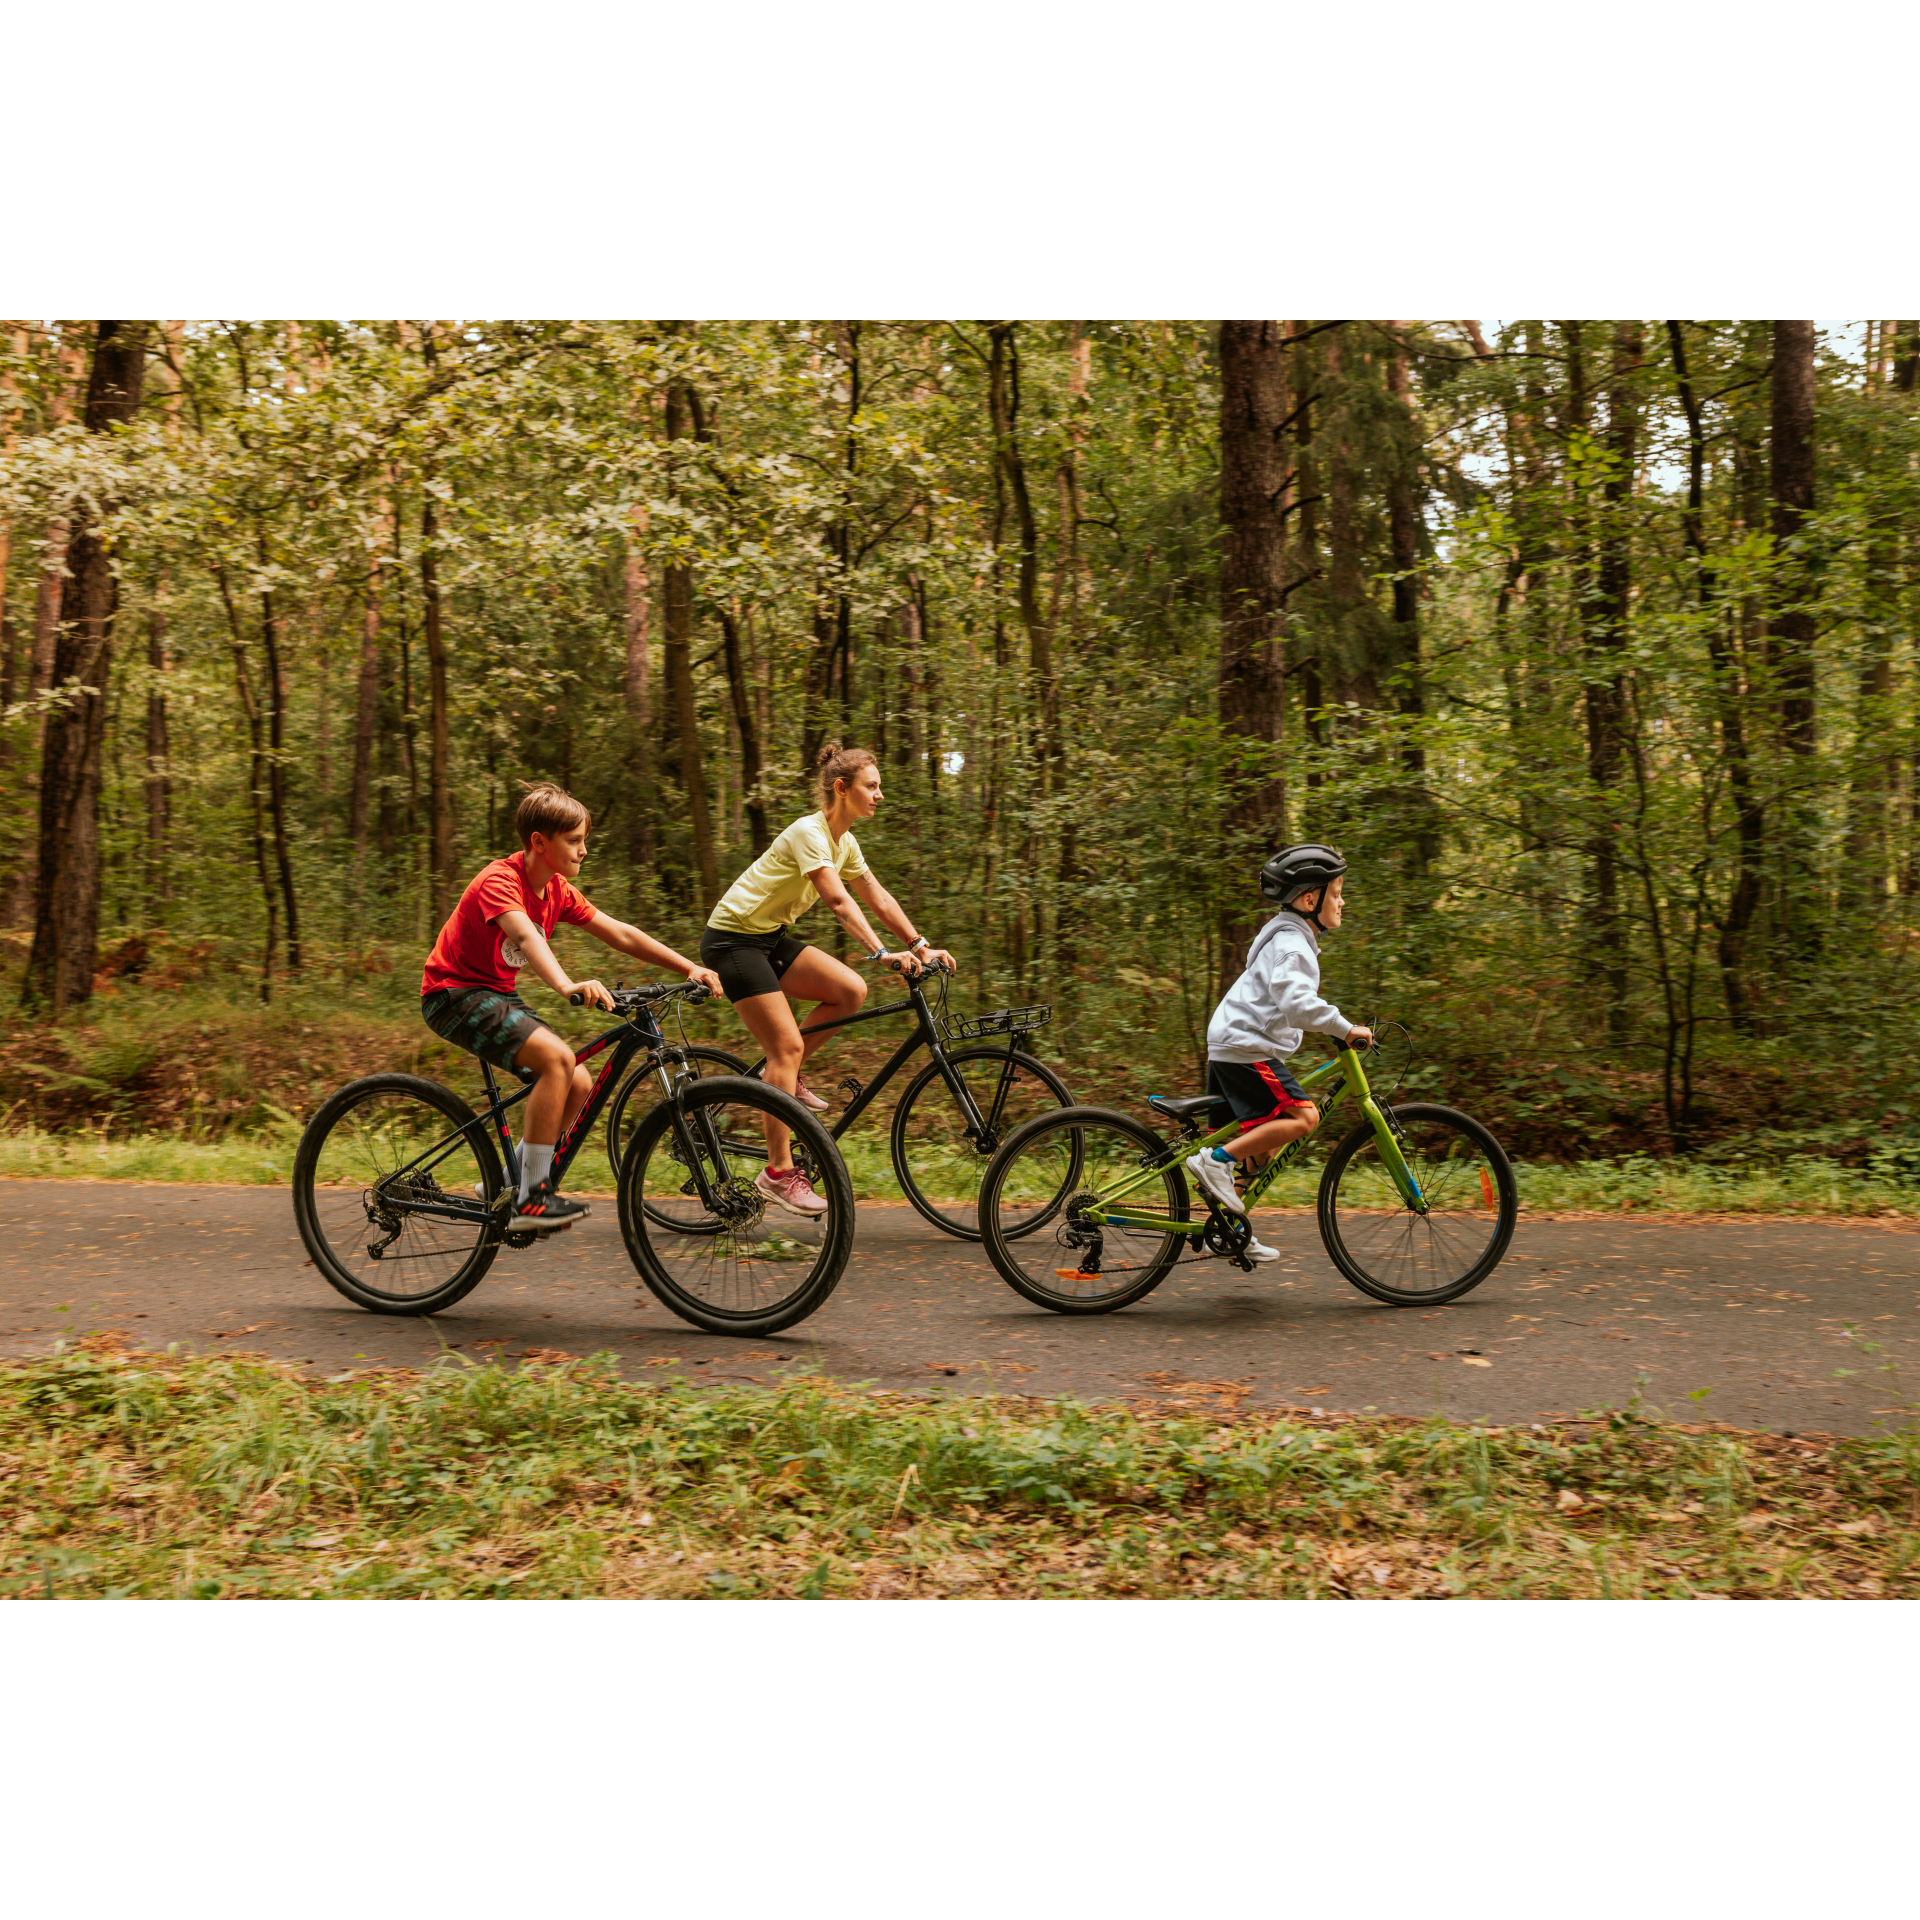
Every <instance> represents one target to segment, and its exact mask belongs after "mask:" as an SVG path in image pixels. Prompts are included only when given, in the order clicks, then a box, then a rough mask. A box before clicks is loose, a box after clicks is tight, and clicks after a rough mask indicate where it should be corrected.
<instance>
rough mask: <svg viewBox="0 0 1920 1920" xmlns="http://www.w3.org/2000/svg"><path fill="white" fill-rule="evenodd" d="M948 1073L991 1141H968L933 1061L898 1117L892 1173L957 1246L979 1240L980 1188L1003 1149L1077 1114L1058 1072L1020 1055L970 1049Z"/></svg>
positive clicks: (955, 1056)
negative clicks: (1044, 1122)
mask: <svg viewBox="0 0 1920 1920" xmlns="http://www.w3.org/2000/svg"><path fill="white" fill-rule="evenodd" d="M947 1065H948V1066H949V1067H951V1068H952V1069H953V1072H954V1077H955V1078H956V1079H958V1080H959V1081H960V1083H961V1084H962V1085H963V1086H964V1087H965V1088H966V1090H967V1093H968V1095H969V1097H970V1098H971V1099H972V1101H973V1104H974V1106H975V1107H976V1108H977V1109H978V1111H979V1114H980V1118H981V1119H982V1120H983V1121H984V1122H985V1123H986V1132H985V1134H984V1135H982V1136H980V1137H977V1138H976V1137H974V1136H973V1135H971V1134H969V1133H968V1131H967V1117H966V1114H965V1113H964V1112H963V1111H962V1110H961V1107H960V1103H959V1102H958V1101H957V1100H955V1099H954V1097H953V1094H952V1091H951V1090H950V1089H949V1087H948V1086H947V1083H946V1080H945V1079H944V1078H943V1077H942V1075H941V1072H940V1063H939V1062H938V1061H937V1060H930V1061H929V1062H928V1063H927V1064H926V1066H925V1067H923V1068H922V1069H921V1070H920V1072H919V1074H918V1075H917V1076H916V1077H915V1079H914V1082H913V1084H912V1085H911V1086H910V1087H908V1089H907V1090H906V1092H905V1093H904V1094H902V1095H901V1096H900V1104H899V1106H898V1107H896V1108H895V1109H894V1115H893V1170H894V1173H895V1174H896V1175H897V1176H898V1178H899V1181H900V1188H901V1191H902V1192H903V1193H905V1195H906V1196H907V1198H908V1199H909V1200H910V1201H912V1202H913V1205H914V1207H915V1208H916V1209H917V1210H918V1211H919V1213H920V1214H921V1215H922V1216H923V1217H924V1218H925V1219H928V1220H931V1221H932V1222H933V1224H934V1225H935V1226H936V1227H938V1228H939V1229H940V1231H941V1232H942V1233H950V1234H952V1235H953V1236H954V1237H955V1238H956V1239H958V1240H978V1239H979V1238H980V1183H981V1181H982V1180H983V1179H984V1178H985V1177H986V1171H987V1162H988V1161H989V1160H991V1159H992V1158H993V1156H994V1154H995V1153H996V1152H997V1151H998V1150H999V1146H1000V1142H1001V1141H1002V1140H1004V1139H1006V1138H1007V1137H1008V1135H1009V1134H1011V1133H1013V1132H1014V1131H1015V1130H1016V1129H1018V1128H1020V1127H1022V1126H1024V1125H1025V1124H1026V1123H1027V1122H1028V1121H1029V1120H1032V1119H1034V1118H1035V1117H1036V1116H1038V1115H1040V1114H1043V1113H1051V1112H1056V1111H1058V1110H1059V1109H1060V1108H1062V1107H1069V1106H1071V1105H1072V1104H1073V1095H1072V1094H1070V1093H1069V1092H1068V1091H1067V1088H1066V1083H1065V1082H1064V1081H1063V1080H1062V1079H1061V1078H1060V1076H1059V1075H1058V1074H1057V1073H1055V1072H1054V1071H1053V1069H1052V1068H1051V1067H1048V1066H1044V1065H1042V1064H1041V1062H1040V1061H1038V1060H1036V1059H1035V1058H1034V1057H1033V1055H1032V1054H1030V1053H1022V1052H1020V1051H1019V1050H1018V1049H1017V1048H1016V1049H1015V1050H1014V1051H1013V1052H1012V1053H1009V1052H1008V1051H1007V1049H1006V1048H1005V1047H969V1048H967V1049H966V1050H965V1051H964V1052H960V1053H950V1054H948V1055H947ZM1035 1224H1036V1225H1038V1220H1037V1219H1036V1221H1035Z"/></svg>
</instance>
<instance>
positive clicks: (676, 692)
mask: <svg viewBox="0 0 1920 1920" xmlns="http://www.w3.org/2000/svg"><path fill="white" fill-rule="evenodd" d="M687 413H688V406H687V396H686V389H685V386H684V384H683V383H682V382H681V381H679V380H675V381H673V382H672V383H671V384H670V385H669V386H668V388H667V438H668V440H669V441H673V440H681V439H684V438H685V437H686V432H687ZM663 587H664V594H663V598H664V603H665V604H664V608H663V611H664V612H665V614H666V629H667V632H666V654H667V662H666V664H667V679H668V682H669V683H670V685H671V686H672V688H673V702H674V713H673V718H674V733H675V737H676V745H677V747H678V749H679V759H680V781H681V785H682V787H683V789H684V790H685V793H686V799H687V818H688V821H689V823H690V824H691V826H692V828H693V857H694V864H695V865H696V866H697V867H698V868H699V872H700V902H699V906H700V912H701V914H702V915H703V916H704V915H705V914H706V913H708V912H710V911H711V910H712V907H713V904H714V902H715V901H716V900H718V899H719V898H720V868H719V862H718V859H717V856H716V854H715V851H714V844H713V815H712V812H711V809H710V807H709V805H708V799H707V780H706V772H705V768H704V766H703V764H702V761H701V754H700V718H699V713H698V711H697V709H696V707H695V704H694V697H693V569H692V568H691V567H689V566H673V567H668V568H667V569H666V575H665V579H664V582H663Z"/></svg>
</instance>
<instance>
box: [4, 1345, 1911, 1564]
mask: <svg viewBox="0 0 1920 1920" xmlns="http://www.w3.org/2000/svg"><path fill="white" fill-rule="evenodd" d="M1210 1391H1211V1392H1214V1393H1216V1394H1218V1393H1219V1392H1221V1391H1222V1390H1220V1389H1208V1388H1204V1387H1200V1388H1195V1389H1189V1392H1190V1393H1191V1394H1193V1395H1194V1396H1195V1397H1196V1398H1199V1397H1203V1396H1204V1395H1205V1394H1206V1393H1208V1392H1210ZM0 1543H4V1544H0V1592H5V1593H10V1594H14V1595H18V1596H21V1597H40V1596H51V1597H68V1596H75V1597H77V1596H86V1595H99V1596H148V1597H181V1598H212V1597H216V1596H220V1597H224V1596H241V1595H251V1596H262V1597H310V1596H341V1597H354V1596H366V1597H416V1596H417V1597H429V1596H431V1597H488V1596H528V1597H531V1596H535V1595H546V1596H559V1597H567V1596H596V1595H597V1596H609V1597H618V1596H661V1597H668V1596H673V1597H716V1596H733V1595H739V1596H755V1595H757V1596H769V1597H780V1596H785V1597H800V1598H821V1597H830V1596H841V1595H863V1596H876V1595H897V1596H906V1595H922V1596H932V1595H956V1596H958V1595H978V1596H999V1595H1005V1596H1028V1597H1038V1596H1049V1595H1057V1596H1085V1597H1103V1596H1129V1595H1131V1596H1146V1597H1156V1596H1165V1597H1190V1596H1196V1595H1205V1596H1216V1597H1228V1596H1240V1595H1248V1596H1252V1595H1265V1596H1273V1597H1280V1596H1291V1597H1318V1596H1341V1595H1349V1596H1364V1597H1435V1598H1444V1597H1452V1596H1462V1597H1522V1596H1524V1597H1540V1598H1546V1597H1613V1598H1626V1597H1685V1596H1692V1595H1726V1596H1755V1597H1760V1596H1789V1595H1814V1594H1819V1595H1860V1596H1868V1595H1887V1596H1901V1597H1910V1596H1914V1595H1920V1441H1916V1437H1915V1435H1914V1434H1913V1433H1912V1432H1900V1433H1893V1432H1889V1433H1886V1434H1883V1435H1881V1436H1878V1437H1875V1438H1872V1439H1867V1440H1841V1441H1819V1440H1812V1439H1805V1438H1803V1439H1800V1440H1787V1439H1785V1438H1781V1437H1776V1436H1770V1435H1754V1434H1740V1433H1733V1432H1727V1431H1717V1430H1711V1429H1702V1428H1693V1427H1680V1426H1672V1425H1667V1424H1664V1423H1662V1422H1661V1421H1659V1420H1658V1419H1657V1418H1653V1417H1649V1416H1648V1415H1647V1413H1646V1410H1645V1409H1643V1408H1641V1407H1639V1406H1637V1405H1635V1406H1629V1407H1627V1408H1624V1409H1618V1410H1615V1411H1613V1412H1610V1413H1606V1414H1596V1415H1592V1416H1588V1417H1586V1418H1584V1419H1582V1420H1579V1421H1576V1422H1572V1423H1565V1424H1561V1425H1558V1426H1555V1427H1553V1428H1542V1427H1532V1428H1528V1429H1503V1428H1489V1427H1463V1426H1453V1425H1449V1424H1447V1423H1446V1422H1443V1421H1439V1420H1427V1421H1407V1420H1377V1419H1376V1420H1367V1419H1342V1418H1335V1417H1331V1416H1306V1417H1300V1416H1270V1415H1261V1416H1251V1415H1248V1416H1238V1415H1235V1414H1234V1413H1232V1412H1231V1410H1229V1409H1225V1408H1223V1407H1221V1406H1219V1405H1215V1406H1214V1407H1212V1408H1210V1409H1209V1408H1207V1407H1204V1406H1196V1405H1193V1404H1191V1403H1188V1404H1182V1403H1180V1402H1178V1401H1175V1402H1172V1403H1169V1404H1167V1405H1165V1406H1162V1407H1160V1408H1158V1409H1127V1408H1122V1407H1114V1406H1099V1407H1093V1406H1086V1405H1081V1404H1078V1403H1075V1402H1071V1401H1061V1402H1053V1403H1040V1402H1022V1401H1018V1400H1011V1399H980V1398H961V1397H954V1398H951V1399H945V1400H932V1401H928V1400H921V1399H912V1398H907V1397H904V1396H894V1395H886V1394H875V1393H870V1392H865V1391H862V1390H860V1389H857V1388H850V1387H844V1386H837V1385H834V1384H832V1383H830V1382H827V1381H825V1380H821V1379H815V1378H802V1379H797V1380H795V1381H793V1382H791V1383H790V1384H787V1385H785V1386H783V1387H781V1388H778V1389H765V1388H757V1387H754V1388H740V1387H728V1388H720V1387H717V1386H716V1387H711V1388H704V1387H702V1388H697V1387H694V1386H690V1385H686V1384H682V1383H680V1382H679V1381H678V1380H677V1379H676V1378H673V1377H671V1376H666V1377H663V1378H661V1384H657V1385H656V1384H652V1383H649V1384H646V1385H635V1384H629V1383H625V1382H623V1381H622V1380H621V1379H620V1378H619V1376H618V1374H617V1372H616V1371H615V1369H614V1367H613V1364H612V1362H611V1360H610V1359H608V1358H605V1357H602V1358H600V1359H597V1360H593V1361H577V1362H571V1363H565V1364H555V1365H546V1366H528V1367H525V1368H522V1369H521V1370H519V1371H513V1370H510V1369H508V1368H505V1367H500V1366H493V1365H478V1364H472V1363H467V1362H464V1361H461V1360H456V1359H449V1360H448V1361H446V1362H443V1363H442V1364H440V1365H439V1366H437V1367H435V1368H434V1369H433V1370H432V1371H430V1372H427V1373H425V1374H407V1373H392V1374H383V1375H367V1374H360V1375H354V1376H351V1377H346V1376H339V1377H335V1378H333V1379H330V1380H324V1381H320V1380H312V1379H308V1378H305V1377H303V1376H302V1375H301V1374H300V1373H299V1371H298V1370H297V1369H295V1368H292V1367H289V1366H285V1365H281V1364H278V1363H273V1362H267V1361H262V1360H257V1359H252V1358H248V1357H246V1356H240V1355H232V1356H229V1355H221V1356H216V1357H210V1358H197V1357H196V1358H188V1357H181V1356H177V1355H161V1356H146V1355H134V1354H129V1353H126V1352H123V1351H120V1350H118V1349H117V1348H114V1347H112V1346H110V1345H109V1344H108V1337H105V1336H103V1337H101V1338H100V1339H97V1340H96V1341H94V1342H93V1343H91V1345H90V1347H89V1348H83V1349H82V1350H77V1351H71V1352H63V1353H60V1354H57V1355H55V1356H53V1357H51V1358H47V1359H41V1360H35V1361H29V1362H25V1363H20V1364H15V1365H10V1366H6V1367H0Z"/></svg>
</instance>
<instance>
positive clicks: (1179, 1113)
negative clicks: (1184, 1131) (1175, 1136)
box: [1147, 1093, 1213, 1120]
mask: <svg viewBox="0 0 1920 1920" xmlns="http://www.w3.org/2000/svg"><path fill="white" fill-rule="evenodd" d="M1147 1105H1148V1106H1150V1107H1158V1108H1159V1109H1160V1111H1161V1112H1162V1113H1170V1114H1172V1115H1173V1117H1174V1118H1175V1119H1176V1120H1198V1119H1202V1118H1204V1117H1205V1115H1206V1113H1207V1110H1208V1108H1210V1107H1211V1106H1212V1105H1213V1095H1212V1094H1210V1093H1190V1094H1185V1095H1175V1094H1171V1093H1150V1094H1148V1095H1147Z"/></svg>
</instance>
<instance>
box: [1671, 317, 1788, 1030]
mask: <svg viewBox="0 0 1920 1920" xmlns="http://www.w3.org/2000/svg"><path fill="white" fill-rule="evenodd" d="M1667 340H1668V343H1669V344H1670V345H1671V347H1672V349H1673V371H1674V378H1675V381H1676V383H1677V385H1678V388H1679V394H1680V407H1681V411H1682V412H1683V413H1684V414H1685V415H1686V419H1687V509H1686V512H1685V514H1684V515H1683V516H1682V518H1681V531H1682V533H1683V534H1684V536H1685V538H1686V543H1687V549H1688V552H1689V553H1690V554H1691V555H1692V556H1693V562H1694V568H1695V575H1694V578H1695V588H1696V591H1697V592H1698V594H1699V599H1700V606H1701V609H1702V612H1703V613H1704V614H1705V615H1706V621H1707V629H1706V632H1707V659H1708V663H1709V665H1710V666H1711V667H1712V670H1713V690H1714V702H1715V706H1716V708H1717V709H1718V714H1719V720H1720V740H1721V746H1722V749H1723V751H1724V752H1725V754H1726V757H1727V787H1728V790H1729V792H1730V793H1731V794H1732V796H1733V821H1734V874H1733V885H1732V888H1731V890H1730V892H1729V895H1728V900H1727V910H1726V915H1725V917H1724V918H1723V919H1722V921H1721V923H1720V937H1719V941H1718V946H1717V958H1718V961H1719V965H1720V983H1721V989H1722V991H1723V992H1724V993H1725V994H1726V998H1727V1015H1728V1018H1729V1019H1731V1020H1732V1022H1733V1024H1734V1027H1735V1028H1736V1029H1737V1030H1738V1031H1739V1032H1742V1033H1748V1032H1751V1031H1752V1028H1753V1015H1752V1009H1751V1007H1750V1006H1749V1004H1748V998H1747V988H1746V977H1745V972H1744V968H1745V961H1746V942H1747V929H1748V928H1749V927H1750V926H1752V924H1753V916H1754V912H1755V910H1756V909H1757V908H1758V906H1759V904H1760V893H1761V884H1762V876H1763V873H1764V870H1765V859H1766V822H1765V819H1764V817H1763V815H1762V811H1761V803H1760V801H1759V799H1758V798H1757V796H1756V795H1755V792H1754V781H1753V763H1752V760H1751V757H1750V754H1749V750H1748V746H1747V730H1746V717H1745V713H1744V710H1743V705H1742V699H1741V687H1740V663H1739V661H1738V659H1737V658H1736V656H1735V653H1734V646H1733V637H1732V634H1731V632H1730V630H1729V624H1728V623H1729V620H1730V618H1731V615H1732V609H1730V608H1727V607H1723V606H1722V605H1721V604H1720V581H1719V574H1718V572H1717V570H1716V569H1715V568H1714V567H1713V565H1712V563H1711V561H1710V559H1709V557H1708V554H1707V540H1706V530H1705V505H1706V463H1707V436H1706V427H1705V424H1704V422H1703V420H1702V418H1701V413H1700V402H1699V399H1698V397H1697V396H1696V395H1695V393H1694V390H1693V377H1692V374H1691V372H1690V371H1689V369H1688V366H1687V342H1686V333H1685V326H1684V323H1683V322H1682V321H1679V320H1669V321H1668V322H1667Z"/></svg>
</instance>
